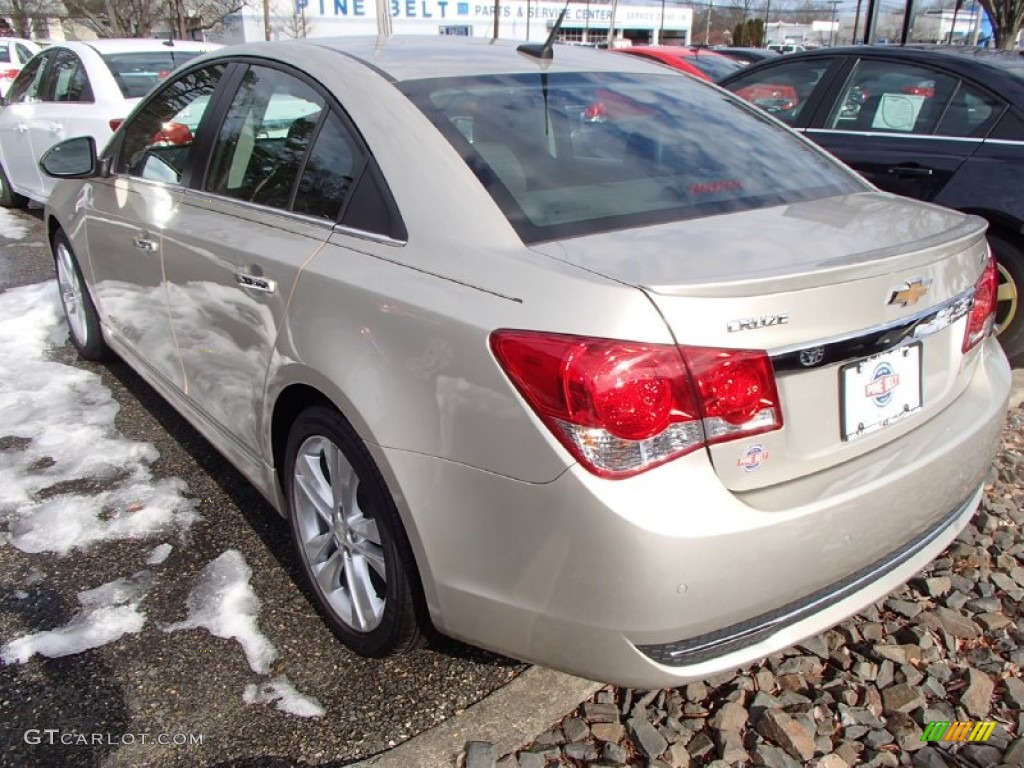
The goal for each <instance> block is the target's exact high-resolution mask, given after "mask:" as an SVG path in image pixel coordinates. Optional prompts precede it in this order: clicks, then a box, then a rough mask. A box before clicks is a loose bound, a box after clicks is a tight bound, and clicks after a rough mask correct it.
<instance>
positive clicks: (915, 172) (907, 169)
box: [889, 165, 932, 178]
mask: <svg viewBox="0 0 1024 768" xmlns="http://www.w3.org/2000/svg"><path fill="white" fill-rule="evenodd" d="M889 173H891V174H892V175H893V176H905V177H908V178H909V177H916V176H931V175H932V169H931V168H924V167H923V166H920V165H894V166H893V167H892V168H890V169H889Z"/></svg>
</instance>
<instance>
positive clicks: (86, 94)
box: [46, 51, 93, 102]
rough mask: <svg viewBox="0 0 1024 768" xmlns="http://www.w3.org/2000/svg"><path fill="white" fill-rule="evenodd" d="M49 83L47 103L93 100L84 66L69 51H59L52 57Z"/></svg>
mask: <svg viewBox="0 0 1024 768" xmlns="http://www.w3.org/2000/svg"><path fill="white" fill-rule="evenodd" d="M50 83H51V87H52V89H53V90H52V92H51V93H50V94H48V95H47V98H46V100H47V101H84V102H91V101H92V100H93V98H92V88H90V86H89V78H88V76H87V75H86V73H85V66H84V65H83V64H82V60H81V59H79V58H78V57H77V56H76V55H75V54H74V53H72V52H71V51H59V52H58V53H57V55H56V56H55V57H54V60H53V71H52V73H51V75H50Z"/></svg>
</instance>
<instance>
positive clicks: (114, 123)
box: [107, 117, 124, 131]
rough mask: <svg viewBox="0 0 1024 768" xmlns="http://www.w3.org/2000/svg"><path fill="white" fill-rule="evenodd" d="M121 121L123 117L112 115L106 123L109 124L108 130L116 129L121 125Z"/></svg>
mask: <svg viewBox="0 0 1024 768" xmlns="http://www.w3.org/2000/svg"><path fill="white" fill-rule="evenodd" d="M123 122H124V118H123V117H112V118H111V119H110V122H108V123H107V125H109V126H110V130H112V131H116V130H117V129H118V128H120V127H121V123H123Z"/></svg>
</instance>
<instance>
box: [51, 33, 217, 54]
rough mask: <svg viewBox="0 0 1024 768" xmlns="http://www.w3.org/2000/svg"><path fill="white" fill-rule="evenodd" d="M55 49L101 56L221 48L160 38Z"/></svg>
mask: <svg viewBox="0 0 1024 768" xmlns="http://www.w3.org/2000/svg"><path fill="white" fill-rule="evenodd" d="M52 47H54V48H69V49H71V50H73V51H74V50H80V49H82V48H92V49H93V50H94V51H96V52H97V53H100V54H107V53H149V52H153V51H198V52H203V51H211V50H213V49H215V48H220V47H221V46H220V45H218V44H216V43H199V42H194V41H192V40H174V41H173V44H172V45H168V41H167V40H164V39H159V38H113V37H112V38H101V39H99V40H77V41H67V42H62V43H55V44H54V45H53V46H52Z"/></svg>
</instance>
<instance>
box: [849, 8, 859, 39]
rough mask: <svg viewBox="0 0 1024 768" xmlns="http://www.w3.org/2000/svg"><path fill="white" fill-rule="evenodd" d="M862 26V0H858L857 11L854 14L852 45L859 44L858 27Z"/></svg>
mask: <svg viewBox="0 0 1024 768" xmlns="http://www.w3.org/2000/svg"><path fill="white" fill-rule="evenodd" d="M858 26H860V0H857V13H855V14H854V16H853V39H852V40H850V45H856V44H857V27H858Z"/></svg>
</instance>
